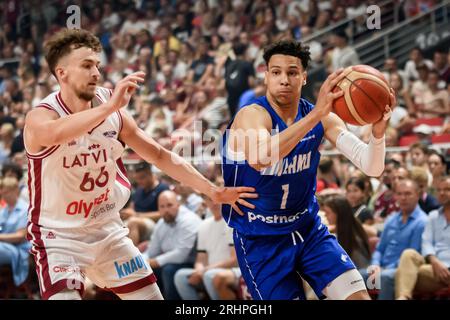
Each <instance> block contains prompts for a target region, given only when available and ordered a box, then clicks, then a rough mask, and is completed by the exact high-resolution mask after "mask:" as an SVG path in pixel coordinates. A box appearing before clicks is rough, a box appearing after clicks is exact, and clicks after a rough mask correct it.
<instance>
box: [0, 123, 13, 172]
mask: <svg viewBox="0 0 450 320" xmlns="http://www.w3.org/2000/svg"><path fill="white" fill-rule="evenodd" d="M14 131H15V129H14V126H13V125H12V124H11V123H4V124H2V126H1V127H0V165H2V164H3V163H5V162H6V161H7V159H8V157H9V156H10V155H11V147H12V143H13V141H14Z"/></svg>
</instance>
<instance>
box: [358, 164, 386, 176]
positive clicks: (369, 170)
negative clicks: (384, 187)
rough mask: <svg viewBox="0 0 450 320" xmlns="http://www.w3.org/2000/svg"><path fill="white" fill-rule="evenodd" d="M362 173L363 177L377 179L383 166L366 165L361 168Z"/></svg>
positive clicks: (381, 172)
mask: <svg viewBox="0 0 450 320" xmlns="http://www.w3.org/2000/svg"><path fill="white" fill-rule="evenodd" d="M361 169H362V171H363V173H364V174H365V175H367V176H369V177H373V178H378V177H380V176H381V175H382V174H383V171H384V164H382V165H377V164H376V163H373V162H372V163H368V165H366V166H364V165H363V166H362V168H361Z"/></svg>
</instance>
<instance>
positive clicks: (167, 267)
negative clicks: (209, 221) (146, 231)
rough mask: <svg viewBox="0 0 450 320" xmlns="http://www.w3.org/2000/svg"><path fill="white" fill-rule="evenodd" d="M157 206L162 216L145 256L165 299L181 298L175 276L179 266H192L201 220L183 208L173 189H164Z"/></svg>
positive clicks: (180, 267)
mask: <svg viewBox="0 0 450 320" xmlns="http://www.w3.org/2000/svg"><path fill="white" fill-rule="evenodd" d="M158 209H159V212H160V214H161V218H162V219H160V220H159V221H158V223H157V224H156V226H155V230H154V232H153V234H152V237H151V239H150V244H149V246H148V248H147V251H146V252H145V255H146V257H147V258H148V259H149V264H150V267H151V268H152V269H153V271H154V272H155V275H156V278H157V279H158V285H159V287H160V288H161V292H162V293H163V296H164V298H165V299H167V300H180V296H179V295H178V292H177V290H176V287H175V283H174V275H175V273H176V272H177V271H178V270H179V269H182V268H192V265H193V263H194V259H195V240H196V235H197V232H198V228H199V226H200V222H201V219H200V218H199V217H198V216H197V215H196V214H195V213H193V212H192V211H189V210H187V209H186V208H184V207H181V206H180V204H179V202H178V200H177V195H176V193H174V192H173V191H168V190H167V191H163V192H162V193H161V194H160V195H159V198H158Z"/></svg>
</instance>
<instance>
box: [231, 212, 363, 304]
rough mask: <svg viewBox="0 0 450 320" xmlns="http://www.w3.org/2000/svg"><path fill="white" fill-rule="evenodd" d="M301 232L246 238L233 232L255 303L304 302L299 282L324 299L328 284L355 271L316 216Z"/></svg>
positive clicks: (244, 275)
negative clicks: (303, 281) (348, 272)
mask: <svg viewBox="0 0 450 320" xmlns="http://www.w3.org/2000/svg"><path fill="white" fill-rule="evenodd" d="M305 229H307V231H305ZM302 231H303V232H300V230H298V231H294V232H292V233H289V234H283V235H276V236H247V237H246V236H244V235H242V234H240V233H239V232H238V231H237V230H236V229H235V230H234V232H233V238H234V245H235V248H236V254H237V258H238V262H239V267H240V268H241V271H242V276H243V277H244V280H245V282H246V284H247V287H248V290H249V292H250V294H251V295H252V298H253V299H254V300H294V299H300V300H304V299H305V294H304V291H303V284H302V281H301V278H303V279H304V280H306V281H307V282H308V283H309V285H310V286H311V287H312V289H313V290H314V292H315V293H316V295H317V296H318V297H319V298H325V296H324V294H323V293H322V291H323V290H324V289H325V287H326V286H327V285H328V284H329V283H330V282H332V281H333V280H334V279H336V278H337V277H338V276H340V275H341V274H343V273H344V272H346V271H348V270H351V269H356V267H355V265H354V264H353V262H352V261H351V259H350V257H349V256H348V255H347V253H346V252H345V251H344V249H343V248H342V247H341V246H340V245H339V243H338V241H337V240H336V237H335V236H333V235H332V234H330V233H329V232H328V228H327V227H326V226H325V225H323V224H322V222H321V220H320V217H319V216H316V218H315V219H314V221H313V222H312V225H311V226H310V227H309V228H302ZM300 277H301V278H300Z"/></svg>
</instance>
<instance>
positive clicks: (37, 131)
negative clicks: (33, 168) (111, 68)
mask: <svg viewBox="0 0 450 320" xmlns="http://www.w3.org/2000/svg"><path fill="white" fill-rule="evenodd" d="M144 75H145V73H143V72H136V73H133V74H130V75H129V76H127V77H125V78H123V79H122V80H121V81H119V82H118V83H117V85H116V87H115V89H114V93H113V95H112V96H111V99H109V100H108V101H107V102H106V103H104V104H102V105H100V106H98V107H96V108H91V109H89V110H85V111H81V112H77V113H74V114H71V115H68V116H67V117H64V118H60V117H59V115H58V114H57V113H56V112H55V111H53V110H49V109H45V108H36V109H33V110H32V111H30V112H29V113H28V114H27V116H26V119H25V128H24V140H25V145H26V146H27V150H29V151H31V152H33V153H36V152H39V151H40V150H42V149H43V148H45V147H51V146H54V145H59V144H62V143H65V142H67V141H70V140H72V139H74V138H77V137H79V136H81V135H83V134H85V133H87V132H88V131H89V130H91V129H92V128H94V127H96V126H97V125H98V124H100V123H101V122H102V121H103V120H105V119H106V117H108V116H109V115H110V114H112V113H114V112H115V111H117V110H119V109H120V108H121V107H123V106H125V105H127V104H128V102H129V101H130V98H131V96H132V94H133V93H134V91H135V90H136V89H137V88H138V87H139V85H138V84H137V83H138V82H143V81H144Z"/></svg>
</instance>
